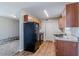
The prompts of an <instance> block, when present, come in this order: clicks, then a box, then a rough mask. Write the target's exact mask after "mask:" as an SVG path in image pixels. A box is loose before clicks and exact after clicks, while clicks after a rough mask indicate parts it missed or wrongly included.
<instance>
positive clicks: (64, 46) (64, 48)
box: [55, 40, 78, 56]
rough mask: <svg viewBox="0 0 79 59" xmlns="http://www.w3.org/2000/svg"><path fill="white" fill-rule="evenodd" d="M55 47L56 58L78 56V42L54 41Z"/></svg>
mask: <svg viewBox="0 0 79 59" xmlns="http://www.w3.org/2000/svg"><path fill="white" fill-rule="evenodd" d="M55 47H56V55H57V56H77V55H78V42H71V41H62V40H56V41H55Z"/></svg>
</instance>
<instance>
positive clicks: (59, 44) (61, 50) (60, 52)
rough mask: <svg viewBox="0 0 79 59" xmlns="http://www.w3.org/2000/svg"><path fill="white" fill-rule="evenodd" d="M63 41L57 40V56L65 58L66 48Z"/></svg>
mask: <svg viewBox="0 0 79 59" xmlns="http://www.w3.org/2000/svg"><path fill="white" fill-rule="evenodd" d="M63 47H64V46H63V41H61V40H57V41H56V55H57V56H63V55H64V48H63Z"/></svg>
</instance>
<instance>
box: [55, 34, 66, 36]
mask: <svg viewBox="0 0 79 59" xmlns="http://www.w3.org/2000/svg"><path fill="white" fill-rule="evenodd" d="M65 35H66V34H54V36H55V37H64V36H65Z"/></svg>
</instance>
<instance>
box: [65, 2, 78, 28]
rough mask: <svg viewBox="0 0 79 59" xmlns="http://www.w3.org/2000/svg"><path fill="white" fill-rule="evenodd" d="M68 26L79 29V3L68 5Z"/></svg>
mask: <svg viewBox="0 0 79 59" xmlns="http://www.w3.org/2000/svg"><path fill="white" fill-rule="evenodd" d="M66 26H67V27H78V26H79V25H78V3H72V4H68V5H66Z"/></svg>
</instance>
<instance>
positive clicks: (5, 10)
mask: <svg viewBox="0 0 79 59" xmlns="http://www.w3.org/2000/svg"><path fill="white" fill-rule="evenodd" d="M66 4H68V2H0V16H5V17H17V18H18V17H19V14H20V12H21V10H22V9H25V10H26V11H28V12H29V13H30V14H31V15H33V16H35V17H37V18H39V19H45V18H46V15H45V13H44V9H45V10H46V11H47V13H48V15H49V17H56V16H58V15H60V14H61V12H62V11H63V9H64V6H65V5H66Z"/></svg>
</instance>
